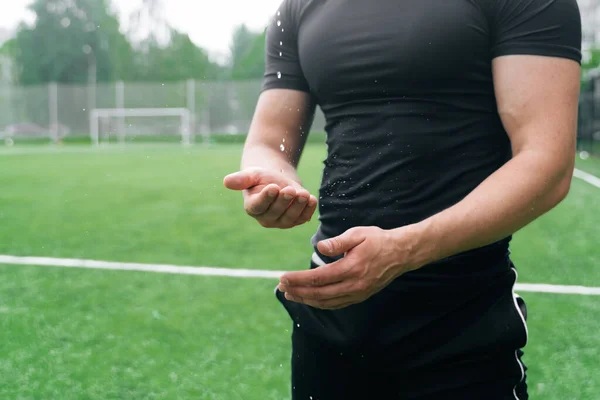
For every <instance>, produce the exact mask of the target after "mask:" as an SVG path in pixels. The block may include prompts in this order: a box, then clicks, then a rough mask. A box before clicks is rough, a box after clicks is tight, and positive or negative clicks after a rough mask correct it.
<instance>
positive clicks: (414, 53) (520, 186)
mask: <svg viewBox="0 0 600 400" xmlns="http://www.w3.org/2000/svg"><path fill="white" fill-rule="evenodd" d="M580 47H581V23H580V15H579V10H578V7H577V3H576V1H575V0H452V1H437V0H375V1H364V0H340V1H333V0H330V1H327V0H284V1H283V4H282V5H281V7H280V8H279V10H278V11H277V14H276V17H275V19H274V20H273V22H272V23H271V24H270V26H269V28H268V33H267V48H266V73H265V80H264V91H263V93H262V94H261V96H260V99H259V101H258V105H257V108H256V114H255V117H254V120H253V123H252V126H251V129H250V133H249V136H248V139H247V142H246V145H245V149H244V153H243V159H242V170H241V171H240V172H238V173H235V174H232V175H230V176H227V177H226V178H225V186H226V187H228V188H230V189H233V190H242V191H243V195H244V199H245V209H246V212H247V213H248V214H250V215H251V216H252V217H254V218H255V219H256V220H257V221H258V222H259V223H260V224H261V225H263V226H265V227H269V228H283V229H286V228H292V227H294V226H297V225H300V224H303V223H305V222H307V221H309V220H310V218H311V216H312V215H313V213H314V211H315V208H316V206H317V199H316V198H315V197H314V196H312V195H310V194H309V193H308V191H306V190H305V189H304V188H303V187H302V184H301V182H300V180H299V178H298V175H297V174H296V167H297V165H298V162H299V159H300V155H301V153H302V148H303V146H304V143H305V140H306V135H307V133H308V131H309V128H310V125H311V119H312V115H313V112H314V108H315V105H316V104H318V105H319V106H320V107H321V108H322V110H323V112H324V114H325V116H326V119H327V126H326V130H327V145H328V156H327V159H326V161H325V168H324V171H323V180H322V185H321V188H320V194H319V214H320V227H319V230H318V232H317V233H316V235H315V237H314V238H313V244H314V247H315V253H314V254H313V257H312V259H311V269H309V270H306V271H299V272H291V273H287V274H285V275H284V276H282V278H281V282H280V284H279V286H278V289H277V292H276V293H277V297H278V298H279V300H280V301H281V302H282V303H283V305H284V306H285V308H286V309H287V311H288V313H289V315H290V316H291V318H292V319H293V321H294V331H293V335H292V347H293V356H292V395H293V399H314V400H317V399H319V400H331V399H419V400H425V399H432V400H433V399H435V400H438V399H439V400H448V399H461V400H470V399H473V400H475V399H486V400H506V399H518V400H524V399H527V398H528V395H527V388H526V383H525V371H526V368H525V366H524V365H523V362H522V360H521V356H522V352H521V349H522V348H523V347H524V346H525V345H526V342H527V327H526V324H525V315H524V314H525V306H524V303H523V302H522V300H520V299H519V298H517V297H516V296H515V295H514V293H513V286H514V283H515V281H516V279H517V276H516V275H517V274H516V270H515V269H514V268H513V265H512V263H511V260H510V258H509V241H510V238H511V235H512V234H513V233H514V232H516V231H517V230H519V229H521V228H522V227H524V226H525V225H527V224H528V223H530V222H531V221H533V220H535V219H536V218H538V217H539V216H541V215H542V214H544V213H546V212H548V211H549V210H551V209H552V208H553V207H555V206H556V205H557V204H558V203H559V202H560V201H561V200H562V199H564V197H565V196H566V195H567V192H568V191H569V186H570V182H571V178H572V173H573V166H574V156H575V140H576V133H575V131H576V119H577V103H578V95H579V77H580V65H579V64H580V61H581V60H580V58H581V54H580ZM282 144H284V150H285V151H282V147H281V145H282Z"/></svg>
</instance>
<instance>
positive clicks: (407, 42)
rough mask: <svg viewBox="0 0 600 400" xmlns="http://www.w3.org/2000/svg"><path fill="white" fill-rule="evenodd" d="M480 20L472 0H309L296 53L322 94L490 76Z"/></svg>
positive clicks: (402, 89)
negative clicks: (310, 0)
mask: <svg viewBox="0 0 600 400" xmlns="http://www.w3.org/2000/svg"><path fill="white" fill-rule="evenodd" d="M488 31H489V29H488V26H487V21H486V20H485V17H484V16H483V14H482V13H481V11H480V10H479V9H478V8H477V5H476V4H475V3H474V1H473V0H370V1H366V0H313V1H312V2H311V3H310V5H309V6H308V7H307V8H306V9H305V11H304V14H303V15H302V18H301V23H300V26H299V31H298V49H299V58H300V63H301V66H302V70H303V72H304V75H305V76H306V79H307V81H308V82H309V85H310V87H311V90H313V92H314V93H315V94H317V96H318V97H319V98H321V100H322V101H328V100H331V99H332V98H334V97H335V96H338V95H345V96H348V95H350V94H352V93H356V94H360V95H361V96H364V95H365V94H366V92H369V91H370V92H373V94H375V93H377V94H380V93H385V94H387V95H394V94H396V95H402V94H403V93H404V94H406V93H409V92H411V91H413V90H417V89H419V90H422V89H423V88H426V87H437V88H442V87H447V88H448V89H452V87H453V85H455V84H456V83H457V82H462V83H463V84H464V82H466V81H469V82H474V81H480V82H481V81H486V82H489V81H490V80H491V60H490V51H489V49H490V39H489V33H488Z"/></svg>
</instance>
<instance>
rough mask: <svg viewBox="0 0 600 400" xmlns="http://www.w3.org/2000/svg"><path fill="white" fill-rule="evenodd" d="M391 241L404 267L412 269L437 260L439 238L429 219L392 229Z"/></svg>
mask: <svg viewBox="0 0 600 400" xmlns="http://www.w3.org/2000/svg"><path fill="white" fill-rule="evenodd" d="M391 234H392V241H393V243H394V247H395V249H396V251H397V252H398V254H399V257H398V259H399V260H403V262H402V264H404V268H405V269H407V270H408V271H414V270H416V269H419V268H422V267H424V266H426V265H428V264H431V263H433V262H435V261H438V260H439V259H440V258H441V257H440V256H439V255H438V253H439V251H438V250H439V240H438V238H437V237H436V236H437V235H436V231H435V229H434V225H433V224H432V221H431V219H427V220H424V221H422V222H419V223H416V224H412V225H407V226H404V227H401V228H397V229H392V230H391Z"/></svg>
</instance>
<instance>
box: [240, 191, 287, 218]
mask: <svg viewBox="0 0 600 400" xmlns="http://www.w3.org/2000/svg"><path fill="white" fill-rule="evenodd" d="M279 192H280V188H279V186H277V185H275V184H271V185H267V186H265V187H264V188H263V189H262V190H261V191H260V192H258V193H256V194H250V195H249V196H248V197H247V199H246V201H245V202H244V209H245V210H246V214H248V215H250V216H251V217H258V216H260V215H262V214H264V213H266V212H267V211H268V210H269V207H271V205H272V204H273V203H274V202H275V200H277V196H278V195H279Z"/></svg>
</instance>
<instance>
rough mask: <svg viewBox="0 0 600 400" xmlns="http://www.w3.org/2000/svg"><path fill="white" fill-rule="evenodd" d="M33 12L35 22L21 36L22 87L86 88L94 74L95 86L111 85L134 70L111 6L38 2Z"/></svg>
mask: <svg viewBox="0 0 600 400" xmlns="http://www.w3.org/2000/svg"><path fill="white" fill-rule="evenodd" d="M29 8H30V9H31V11H33V12H34V14H35V16H36V18H35V22H34V24H33V26H31V27H29V26H25V25H22V26H21V27H20V28H19V30H18V32H17V36H16V47H17V52H16V63H17V68H18V73H19V80H20V82H21V83H23V84H39V83H46V82H60V83H83V82H86V81H88V80H89V79H90V71H94V70H95V71H96V74H95V75H96V76H94V80H95V79H96V78H97V80H98V81H110V80H114V79H118V78H121V77H123V76H124V75H126V74H127V73H128V72H129V71H130V70H131V68H130V67H131V61H132V58H131V46H130V45H129V43H128V42H127V40H126V38H125V37H124V35H123V34H122V33H121V32H120V31H119V22H118V19H117V17H116V16H115V15H113V14H112V13H111V12H110V11H109V4H108V0H35V1H34V2H33V4H32V5H30V6H29Z"/></svg>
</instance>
